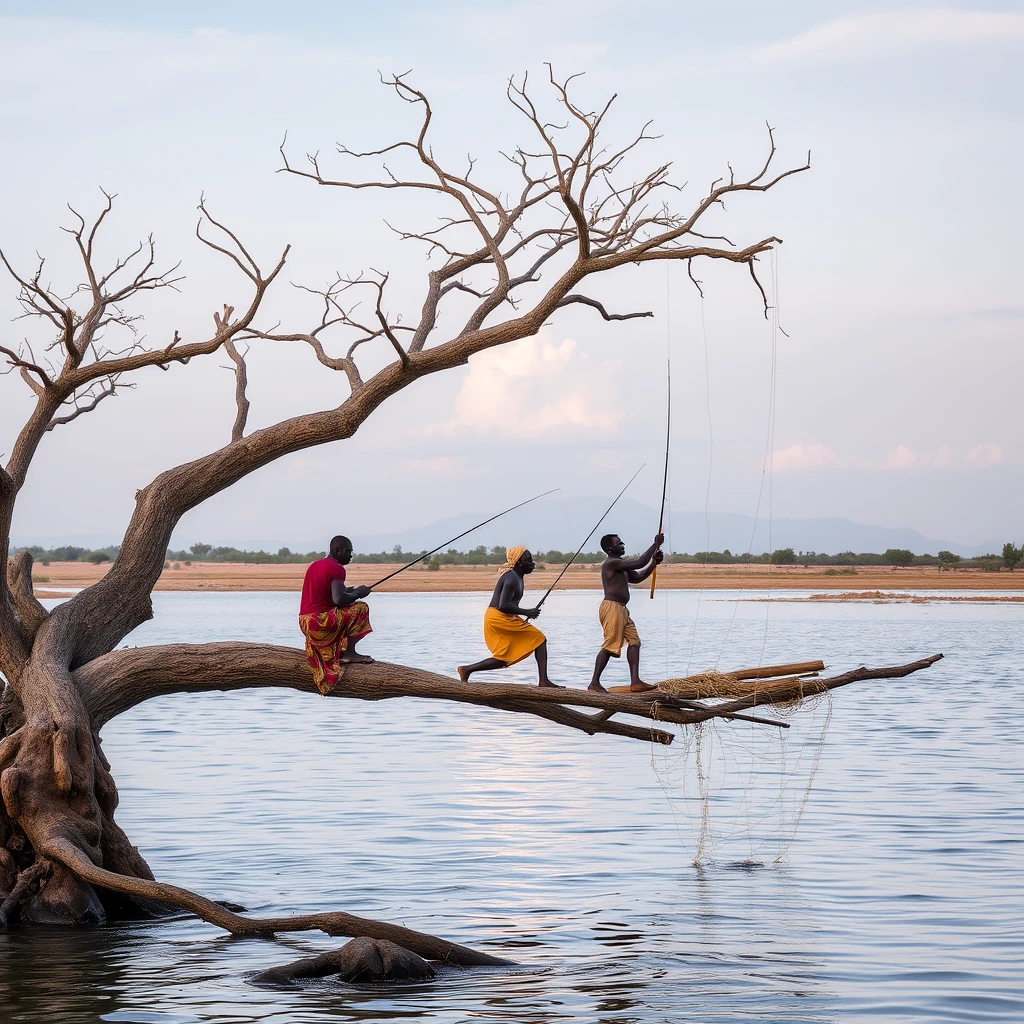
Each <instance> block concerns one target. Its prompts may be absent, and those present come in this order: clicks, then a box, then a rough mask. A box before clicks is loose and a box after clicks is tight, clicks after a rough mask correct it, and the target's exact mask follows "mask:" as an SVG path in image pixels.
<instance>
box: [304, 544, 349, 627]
mask: <svg viewBox="0 0 1024 1024" xmlns="http://www.w3.org/2000/svg"><path fill="white" fill-rule="evenodd" d="M334 580H341V581H342V582H344V581H345V567H344V566H343V565H342V564H341V563H340V562H336V561H335V560H334V559H333V558H331V557H330V556H329V555H328V556H327V558H319V559H317V561H315V562H312V563H311V564H310V565H309V566H308V567H307V568H306V575H305V576H304V577H303V580H302V601H301V603H300V604H299V614H300V615H319V614H320V613H321V612H326V611H329V610H330V609H331V608H333V607H334V599H333V598H332V597H331V584H332V583H333V582H334Z"/></svg>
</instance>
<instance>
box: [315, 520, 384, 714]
mask: <svg viewBox="0 0 1024 1024" xmlns="http://www.w3.org/2000/svg"><path fill="white" fill-rule="evenodd" d="M350 561H352V541H350V540H349V539H348V537H340V536H339V537H332V538H331V549H330V552H329V554H328V555H327V557H326V558H321V559H319V560H318V561H316V562H313V564H312V565H310V566H309V567H308V568H307V569H306V576H305V579H303V581H302V603H301V604H300V605H299V629H301V630H302V633H303V635H304V636H305V638H306V660H307V661H308V662H309V667H310V668H311V669H312V670H313V682H314V683H316V687H317V689H318V690H319V691H320V692H321V693H322V694H323V695H324V696H325V697H326V696H327V694H329V693H330V692H331V690H333V689H334V687H335V686H337V685H338V676H339V674H340V673H341V666H342V665H354V664H360V665H368V664H370V663H371V662H372V661H373V658H371V657H369V656H368V655H366V654H360V653H359V652H358V651H356V644H357V643H358V642H359V641H360V640H362V639H363V637H364V636H367V635H368V634H369V633H372V632H373V629H372V628H371V626H370V609H369V608H368V607H367V606H366V602H365V601H363V598H364V597H366V596H367V595H368V594H369V593H370V588H369V587H346V586H345V566H346V565H348V563H349V562H350Z"/></svg>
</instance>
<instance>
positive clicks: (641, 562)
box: [604, 533, 665, 583]
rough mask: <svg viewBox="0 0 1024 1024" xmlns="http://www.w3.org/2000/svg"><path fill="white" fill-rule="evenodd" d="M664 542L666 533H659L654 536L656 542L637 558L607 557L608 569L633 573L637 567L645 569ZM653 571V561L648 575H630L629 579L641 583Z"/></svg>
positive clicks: (631, 581)
mask: <svg viewBox="0 0 1024 1024" xmlns="http://www.w3.org/2000/svg"><path fill="white" fill-rule="evenodd" d="M664 543H665V534H663V533H659V534H658V535H657V536H656V537H655V538H654V543H653V544H652V545H651V546H650V547H649V548H648V549H647V550H646V551H645V552H644V553H643V554H642V555H638V556H637V557H636V558H606V559H605V562H604V564H605V565H606V566H608V569H609V571H611V572H627V573H632V572H633V570H635V569H643V568H644V567H645V566H646V565H647V563H648V562H650V561H651V559H652V558H653V557H654V554H655V552H657V551H658V550H659V549H660V548H661V545H662V544H664ZM653 571H654V563H652V564H651V566H650V568H649V569H648V570H647V575H646V576H641V577H640V578H639V579H636V580H634V579H633V577H632V576H630V578H629V581H630V583H639V582H641V580H644V579H646V578H647V576H649V575H650V574H651V573H652V572H653Z"/></svg>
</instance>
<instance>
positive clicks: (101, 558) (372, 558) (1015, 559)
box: [9, 544, 1024, 572]
mask: <svg viewBox="0 0 1024 1024" xmlns="http://www.w3.org/2000/svg"><path fill="white" fill-rule="evenodd" d="M120 550H121V549H120V547H119V546H117V545H112V546H110V547H105V548H96V549H90V548H82V547H75V546H74V545H71V544H65V545H62V546H60V547H55V548H43V547H40V546H39V545H37V544H34V545H31V546H29V547H12V548H11V549H10V552H9V553H10V554H12V555H16V554H19V553H20V552H22V551H28V552H29V553H30V554H31V555H32V558H33V561H35V562H39V563H41V564H42V565H49V564H50V563H51V562H92V563H94V564H97V565H98V564H101V563H103V562H110V561H113V559H114V558H115V557H116V556H117V553H118V551H120ZM505 553H506V548H504V547H502V546H501V545H496V546H495V547H491V548H488V547H485V546H484V545H483V544H481V545H479V546H478V547H475V548H472V549H471V550H470V551H457V550H456V549H455V548H449V549H448V550H447V551H445V552H444V553H443V554H442V553H438V554H436V555H432V556H431V557H430V558H428V559H426V560H425V561H424V565H425V566H426V567H427V568H428V569H439V568H440V567H441V566H442V565H501V564H503V563H504V561H505ZM424 554H426V549H423V550H422V551H403V550H402V547H401V545H396V546H395V547H394V548H392V549H391V550H390V551H376V552H368V553H363V554H358V555H353V557H352V561H353V562H357V563H379V564H383V563H389V564H390V563H395V562H398V563H404V564H408V563H409V562H414V561H416V559H418V558H420V557H422V556H423V555H424ZM325 555H326V552H325V551H307V552H306V553H305V554H302V553H299V552H294V551H291V550H289V549H288V548H279V549H278V551H277V554H273V553H272V552H269V551H262V550H260V551H243V550H240V549H239V548H233V547H214V546H213V545H212V544H193V545H192V546H191V547H190V548H189V549H188V550H187V551H185V550H181V551H173V550H168V552H167V561H168V562H187V563H192V562H247V563H250V564H253V565H273V564H296V565H300V564H305V563H307V562H313V561H315V560H316V559H318V558H323V557H324V556H325ZM572 555H573V553H572V552H571V551H558V550H557V549H555V548H552V549H551V550H550V551H535V552H534V553H533V557H534V559H535V560H536V562H537V564H538V565H548V564H550V565H564V564H565V563H566V562H567V561H568V560H569V559H570V558H571V557H572ZM604 558H605V556H604V553H603V552H601V551H587V552H584V553H583V554H581V555H578V556H577V558H576V561H577V562H579V563H581V564H583V565H594V564H596V563H598V562H602V561H604ZM1022 560H1024V545H1021V546H1020V547H1018V546H1017V545H1014V544H1004V545H1003V552H1002V554H1001V555H996V554H988V555H976V556H975V557H973V558H965V557H962V556H961V555H955V554H953V552H952V551H940V552H939V553H938V554H937V555H915V554H914V553H913V552H912V551H910V550H908V549H907V548H889V549H888V550H886V551H884V552H883V553H882V554H875V553H873V552H870V551H862V552H860V553H859V554H858V553H855V552H853V551H841V552H839V554H837V555H826V554H820V553H818V552H816V551H795V550H794V549H793V548H777V549H776V550H775V551H772V552H771V553H768V552H765V553H764V554H761V555H751V554H733V553H732V552H731V551H730V550H729V549H728V548H726V549H725V550H724V551H695V552H694V553H693V554H692V555H691V554H687V553H686V552H683V553H681V554H678V553H676V552H673V553H672V554H670V555H667V556H666V558H665V561H666V562H676V563H688V564H691V565H757V564H762V565H767V564H770V565H803V566H812V565H817V566H830V567H835V568H855V567H858V566H860V567H868V566H892V567H910V566H928V565H930V566H938V567H939V569H983V570H986V571H988V572H998V571H999V570H1000V569H1009V570H1011V571H1013V570H1014V569H1016V568H1017V567H1018V566H1019V565H1020V564H1021V561H1022Z"/></svg>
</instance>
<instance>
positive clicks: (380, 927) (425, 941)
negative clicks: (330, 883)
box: [46, 839, 513, 967]
mask: <svg viewBox="0 0 1024 1024" xmlns="http://www.w3.org/2000/svg"><path fill="white" fill-rule="evenodd" d="M46 855H47V856H48V857H49V858H50V859H52V860H56V861H59V862H60V863H61V864H63V865H65V867H67V868H68V869H69V870H71V871H73V872H74V873H75V874H76V875H78V877H79V878H81V879H83V880H84V881H86V882H89V883H90V884H91V885H94V886H97V887H99V888H101V889H109V890H112V891H113V892H119V893H123V894H125V895H128V896H134V897H142V898H144V899H148V900H155V901H157V902H160V903H166V904H169V905H170V906H174V907H179V908H180V909H182V910H187V911H189V912H191V913H193V914H195V915H196V916H197V917H199V918H201V919H202V920H204V921H206V922H208V923H209V924H213V925H216V926H217V927H218V928H223V929H224V930H225V931H227V932H230V933H231V934H232V935H250V936H261V935H266V936H269V935H273V934H275V933H276V932H304V931H322V932H326V933H327V934H328V935H349V936H352V937H353V938H356V937H359V936H366V937H368V938H371V939H386V940H387V941H388V942H393V943H395V945H397V946H402V947H404V948H405V949H410V950H412V951H413V952H414V953H418V954H419V955H420V956H422V957H424V958H426V959H428V960H438V961H440V962H442V963H447V964H455V965H456V966H459V967H506V966H509V965H510V964H512V963H513V961H511V960H505V959H503V958H502V957H497V956H491V955H490V954H489V953H481V952H479V951H477V950H475V949H470V948H469V947H468V946H460V945H459V944H458V943H455V942H449V941H448V940H447V939H441V938H438V937H437V936H436V935H427V934H426V933H425V932H417V931H413V930H412V929H411V928H403V927H402V926H401V925H397V924H387V923H386V922H383V921H373V920H371V919H370V918H366V917H356V916H354V915H353V914H346V913H343V912H342V911H329V912H326V913H321V914H300V915H296V916H295V917H268V918H254V917H242V916H241V915H240V914H235V913H233V912H232V911H230V910H227V909H226V908H225V907H222V906H221V905H220V904H218V903H214V902H213V900H208V899H206V897H205V896H200V895H198V894H197V893H194V892H191V891H190V890H188V889H182V888H180V887H179V886H177V885H170V884H168V883H167V882H155V881H150V880H149V879H146V878H130V877H128V876H127V875H118V874H115V873H114V872H113V871H107V870H105V869H104V868H100V867H97V866H96V865H95V864H93V862H92V861H91V860H89V858H88V857H87V856H86V855H85V854H84V853H83V852H82V851H81V850H79V849H78V848H77V847H76V846H74V844H72V843H70V842H68V841H67V840H66V839H51V840H50V841H49V843H48V844H47V848H46Z"/></svg>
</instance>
